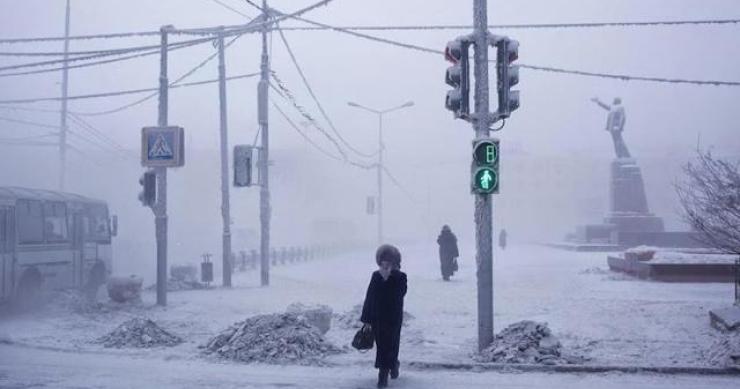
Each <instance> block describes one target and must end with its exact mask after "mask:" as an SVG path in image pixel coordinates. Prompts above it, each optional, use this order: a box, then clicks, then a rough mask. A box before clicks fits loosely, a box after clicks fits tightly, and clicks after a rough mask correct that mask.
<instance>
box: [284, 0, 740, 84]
mask: <svg viewBox="0 0 740 389" xmlns="http://www.w3.org/2000/svg"><path fill="white" fill-rule="evenodd" d="M276 12H279V11H276ZM293 19H296V20H299V21H302V22H304V23H308V24H313V25H317V26H321V27H326V28H327V29H330V30H334V31H338V32H342V33H345V34H349V35H353V36H355V37H358V38H363V39H367V40H371V41H375V42H380V43H385V44H389V45H393V46H397V47H402V48H405V49H411V50H416V51H421V52H425V53H429V54H437V55H443V54H444V52H443V51H442V50H435V49H431V48H428V47H423V46H419V45H415V44H410V43H404V42H399V41H395V40H392V39H387V38H381V37H377V36H373V35H368V34H364V33H359V32H355V31H350V30H346V29H343V28H340V27H334V26H330V25H327V24H323V23H319V22H315V21H311V20H308V19H305V18H302V17H293ZM489 62H493V63H495V61H489ZM518 66H519V67H520V68H523V69H529V70H537V71H545V72H554V73H564V74H572V75H579V76H590V77H599V78H608V79H617V80H621V81H646V82H659V83H674V84H693V85H701V86H706V85H714V86H740V82H737V81H719V80H691V79H680V78H665V77H646V76H633V75H626V74H609V73H603V72H587V71H581V70H572V69H564V68H558V67H552V66H538V65H527V64H519V65H518Z"/></svg>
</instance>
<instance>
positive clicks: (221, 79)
mask: <svg viewBox="0 0 740 389" xmlns="http://www.w3.org/2000/svg"><path fill="white" fill-rule="evenodd" d="M225 62H226V61H225V59H224V35H223V31H222V32H221V33H220V34H219V35H218V98H219V108H220V132H221V216H222V217H223V246H222V250H223V262H222V276H223V286H225V287H229V288H230V287H231V270H232V269H231V212H230V210H229V139H228V127H227V122H226V121H227V119H226V64H225Z"/></svg>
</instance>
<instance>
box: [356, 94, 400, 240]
mask: <svg viewBox="0 0 740 389" xmlns="http://www.w3.org/2000/svg"><path fill="white" fill-rule="evenodd" d="M347 105H349V106H350V107H355V108H360V109H362V110H365V111H368V112H372V113H374V114H376V115H378V163H377V164H376V165H375V167H376V171H377V174H378V178H377V180H378V245H381V244H383V170H384V168H383V151H384V149H385V144H384V143H383V115H385V114H387V113H389V112H393V111H398V110H400V109H403V108H408V107H412V106H413V105H414V102H413V101H407V102H406V103H404V104H402V105H399V106H397V107H393V108H388V109H384V110H377V109H372V108H368V107H365V106H363V105H360V104H357V103H354V102H351V101H349V102H347Z"/></svg>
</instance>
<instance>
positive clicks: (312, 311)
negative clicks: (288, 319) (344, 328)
mask: <svg viewBox="0 0 740 389" xmlns="http://www.w3.org/2000/svg"><path fill="white" fill-rule="evenodd" d="M286 312H287V313H293V314H296V315H299V316H303V317H305V318H306V320H308V322H309V323H311V325H313V326H314V327H316V328H318V329H319V330H320V331H321V334H322V335H326V333H327V332H329V329H331V316H332V313H333V311H332V309H331V307H329V306H328V305H322V304H315V305H306V304H303V303H293V304H290V305H288V309H287V310H286Z"/></svg>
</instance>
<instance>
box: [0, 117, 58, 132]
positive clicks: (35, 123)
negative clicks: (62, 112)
mask: <svg viewBox="0 0 740 389" xmlns="http://www.w3.org/2000/svg"><path fill="white" fill-rule="evenodd" d="M0 120H2V121H4V122H10V123H19V124H25V125H28V126H34V127H41V128H53V129H56V130H58V129H59V126H56V125H53V124H46V123H39V122H32V121H28V120H21V119H13V118H6V117H0Z"/></svg>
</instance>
